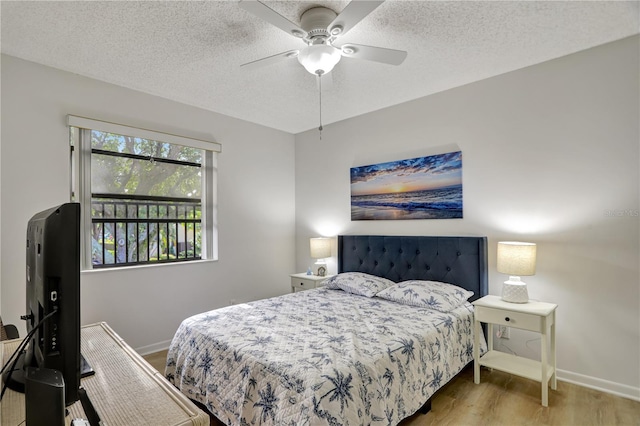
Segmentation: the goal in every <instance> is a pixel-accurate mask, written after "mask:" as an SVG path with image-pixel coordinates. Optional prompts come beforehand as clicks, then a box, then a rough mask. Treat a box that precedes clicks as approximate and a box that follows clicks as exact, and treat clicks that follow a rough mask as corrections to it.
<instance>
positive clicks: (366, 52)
mask: <svg viewBox="0 0 640 426" xmlns="http://www.w3.org/2000/svg"><path fill="white" fill-rule="evenodd" d="M382 3H384V0H379V1H364V0H352V1H351V2H350V3H349V4H348V5H347V6H346V7H345V8H344V9H343V10H342V12H340V14H337V13H336V12H334V11H333V10H331V9H329V8H326V7H322V6H319V7H313V8H311V9H308V10H306V11H305V12H304V13H303V14H302V16H301V17H300V25H299V26H298V25H297V24H295V23H293V22H291V21H289V20H288V19H287V18H285V17H284V16H282V15H280V14H279V13H277V12H276V11H274V10H273V9H271V8H269V7H268V6H266V5H265V4H263V3H260V2H259V1H257V0H241V1H240V3H239V5H240V7H241V8H242V9H244V10H246V11H247V12H249V13H252V14H253V15H255V16H257V17H259V18H261V19H263V20H265V21H267V22H269V23H270V24H272V25H275V26H276V27H278V28H280V29H281V30H283V31H285V32H287V33H289V34H291V35H293V36H294V37H297V38H299V39H301V40H302V41H303V42H304V43H305V44H306V46H305V47H303V48H301V49H297V50H289V51H286V52H282V53H278V54H277V55H273V56H269V57H266V58H262V59H258V60H256V61H253V62H249V63H246V64H243V65H241V66H242V67H245V68H254V67H262V66H264V65H269V64H273V63H276V62H280V61H282V60H286V59H292V58H298V61H299V62H300V64H302V65H303V66H304V67H305V69H306V70H307V71H309V72H310V73H311V74H314V75H317V76H322V75H325V74H328V73H329V72H331V70H332V69H333V67H334V66H335V65H336V64H337V63H338V62H339V61H340V59H341V58H342V57H343V56H344V57H347V58H354V59H366V60H369V61H375V62H382V63H385V64H390V65H400V64H401V63H402V62H403V61H404V59H405V58H406V57H407V52H405V51H403V50H395V49H386V48H383V47H373V46H365V45H361V44H353V43H347V44H343V45H341V46H337V45H336V44H335V42H336V41H337V40H338V39H339V38H340V37H342V36H343V35H345V34H346V33H347V32H348V31H349V30H351V29H352V28H353V27H354V26H356V25H357V24H358V23H359V22H360V21H361V20H362V19H364V18H365V17H366V16H367V15H369V14H370V13H371V12H373V10H374V9H376V8H377V7H378V6H380V5H381V4H382Z"/></svg>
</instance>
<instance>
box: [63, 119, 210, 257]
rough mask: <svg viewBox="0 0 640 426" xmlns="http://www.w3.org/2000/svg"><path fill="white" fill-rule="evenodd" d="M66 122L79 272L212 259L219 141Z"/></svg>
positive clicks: (86, 121) (99, 123) (96, 123)
mask: <svg viewBox="0 0 640 426" xmlns="http://www.w3.org/2000/svg"><path fill="white" fill-rule="evenodd" d="M68 121H69V126H70V135H71V144H72V147H73V150H72V153H73V154H72V160H73V161H72V170H73V172H72V198H73V199H74V200H76V201H79V202H80V203H81V204H82V211H83V213H82V228H83V233H82V235H83V238H82V246H83V247H82V252H83V266H84V268H85V269H92V268H93V269H97V268H113V267H122V266H132V265H144V264H158V263H170V262H185V261H193V260H200V259H216V258H217V239H216V236H217V229H216V226H215V220H214V218H215V217H216V211H215V206H216V203H215V200H214V197H215V190H214V188H215V176H216V167H215V166H216V155H215V154H216V153H217V152H220V145H219V144H217V143H213V142H205V141H199V140H195V139H190V138H184V137H180V136H175V135H170V134H165V133H159V132H153V131H149V130H144V129H137V128H132V127H128V126H122V125H118V124H114V123H106V122H102V121H97V120H90V119H85V118H82V117H75V116H69V117H68ZM76 188H77V189H78V190H77V191H76Z"/></svg>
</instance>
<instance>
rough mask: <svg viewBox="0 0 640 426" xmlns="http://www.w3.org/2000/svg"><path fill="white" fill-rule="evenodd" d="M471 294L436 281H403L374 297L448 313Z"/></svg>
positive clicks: (454, 286) (471, 294)
mask: <svg viewBox="0 0 640 426" xmlns="http://www.w3.org/2000/svg"><path fill="white" fill-rule="evenodd" d="M471 296H473V292H472V291H469V290H465V289H463V288H461V287H458V286H456V285H453V284H447V283H441V282H438V281H418V280H411V281H403V282H400V283H398V284H395V285H393V286H391V287H388V288H386V289H384V290H382V291H380V292H379V293H377V294H376V297H379V298H381V299H386V300H392V301H394V302H398V303H402V304H403V305H410V306H417V307H421V308H429V309H434V310H436V311H440V312H449V311H451V310H453V309H455V308H457V307H458V306H460V305H462V304H464V303H465V302H466V301H467V299H469V298H470V297H471Z"/></svg>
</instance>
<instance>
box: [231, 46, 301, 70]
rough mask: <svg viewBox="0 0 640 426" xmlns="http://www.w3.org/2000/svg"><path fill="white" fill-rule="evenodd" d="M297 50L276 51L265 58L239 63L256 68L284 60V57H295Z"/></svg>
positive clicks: (243, 66)
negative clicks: (275, 53)
mask: <svg viewBox="0 0 640 426" xmlns="http://www.w3.org/2000/svg"><path fill="white" fill-rule="evenodd" d="M298 53H299V51H298V50H289V51H286V52H282V53H278V54H277V55H273V56H268V57H266V58H262V59H258V60H256V61H252V62H247V63H246V64H242V65H240V66H241V67H242V68H244V69H256V68H262V67H264V66H266V65H271V64H275V63H277V62H280V61H284V60H285V59H291V58H297V57H298Z"/></svg>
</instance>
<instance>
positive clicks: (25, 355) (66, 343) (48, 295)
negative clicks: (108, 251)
mask: <svg viewBox="0 0 640 426" xmlns="http://www.w3.org/2000/svg"><path fill="white" fill-rule="evenodd" d="M26 247H27V264H26V266H27V268H26V296H27V304H26V308H27V311H26V315H25V316H23V317H22V318H23V319H25V320H26V322H27V337H28V338H29V343H28V345H27V347H26V350H25V351H24V352H22V353H21V354H20V357H21V359H19V360H18V362H17V363H16V364H15V368H13V370H11V369H10V370H9V371H6V372H5V373H4V379H5V383H7V385H8V387H9V388H11V389H14V390H16V391H19V392H24V374H25V369H26V368H27V367H30V366H31V367H39V368H49V369H53V370H58V371H59V372H61V373H62V377H63V379H64V384H65V404H66V405H70V404H72V403H74V402H75V401H77V400H78V398H79V396H78V389H79V388H80V377H81V374H82V371H81V368H84V369H85V370H87V371H85V374H89V373H90V372H91V370H90V368H89V367H88V366H86V365H85V366H84V367H83V366H82V364H83V362H84V360H83V359H82V356H81V354H80V204H78V203H66V204H62V205H60V206H57V207H53V208H50V209H48V210H44V211H42V212H40V213H38V214H36V215H34V216H33V217H32V218H31V220H29V223H28V225H27V241H26ZM29 336H30V337H29Z"/></svg>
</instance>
